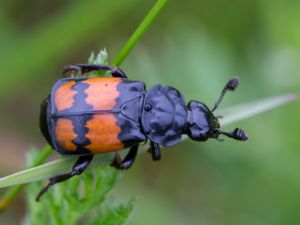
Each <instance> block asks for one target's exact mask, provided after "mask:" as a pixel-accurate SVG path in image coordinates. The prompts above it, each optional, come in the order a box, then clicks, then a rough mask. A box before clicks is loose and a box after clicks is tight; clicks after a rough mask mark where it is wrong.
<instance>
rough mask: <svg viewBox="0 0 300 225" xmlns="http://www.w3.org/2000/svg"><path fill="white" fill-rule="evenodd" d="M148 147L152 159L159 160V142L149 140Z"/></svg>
mask: <svg viewBox="0 0 300 225" xmlns="http://www.w3.org/2000/svg"><path fill="white" fill-rule="evenodd" d="M150 149H151V153H152V159H153V160H154V161H157V160H160V158H161V155H160V147H159V144H157V143H155V142H153V141H151V142H150Z"/></svg>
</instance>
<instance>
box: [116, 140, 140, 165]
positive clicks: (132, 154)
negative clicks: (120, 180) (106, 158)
mask: <svg viewBox="0 0 300 225" xmlns="http://www.w3.org/2000/svg"><path fill="white" fill-rule="evenodd" d="M138 148H139V146H138V145H135V146H133V147H131V148H130V150H129V152H128V153H127V155H126V156H125V158H124V159H123V160H122V159H121V157H120V155H119V154H118V153H117V154H116V156H115V158H114V160H113V162H112V163H111V166H113V167H115V168H116V169H120V170H127V169H129V168H130V167H131V166H132V164H133V163H134V160H135V158H136V155H137V152H138Z"/></svg>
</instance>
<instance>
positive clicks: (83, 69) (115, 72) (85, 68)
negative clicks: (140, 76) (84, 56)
mask: <svg viewBox="0 0 300 225" xmlns="http://www.w3.org/2000/svg"><path fill="white" fill-rule="evenodd" d="M92 71H111V75H112V76H113V77H120V78H127V76H126V74H125V72H124V71H123V70H122V69H121V68H119V67H113V66H108V65H100V64H77V65H68V66H66V67H65V68H64V69H63V75H64V76H65V75H66V74H67V73H69V72H71V73H73V72H76V73H81V74H85V73H89V72H92Z"/></svg>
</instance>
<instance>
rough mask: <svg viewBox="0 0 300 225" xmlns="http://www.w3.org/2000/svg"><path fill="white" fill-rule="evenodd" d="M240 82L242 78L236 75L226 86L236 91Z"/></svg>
mask: <svg viewBox="0 0 300 225" xmlns="http://www.w3.org/2000/svg"><path fill="white" fill-rule="evenodd" d="M239 83H240V78H238V77H234V78H232V79H230V80H229V81H228V83H227V84H226V88H227V89H228V90H230V91H234V90H235V89H236V87H237V86H238V85H239Z"/></svg>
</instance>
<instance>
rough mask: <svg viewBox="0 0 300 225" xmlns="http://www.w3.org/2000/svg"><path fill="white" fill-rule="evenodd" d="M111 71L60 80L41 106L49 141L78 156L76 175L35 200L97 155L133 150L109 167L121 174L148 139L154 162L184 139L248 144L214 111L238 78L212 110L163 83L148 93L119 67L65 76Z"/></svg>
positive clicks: (83, 67) (76, 68) (69, 69)
mask: <svg viewBox="0 0 300 225" xmlns="http://www.w3.org/2000/svg"><path fill="white" fill-rule="evenodd" d="M92 71H110V72H111V74H112V77H89V76H79V77H73V76H71V77H65V78H63V79H60V80H58V81H57V82H56V83H55V84H54V86H53V88H52V90H51V93H50V95H49V96H48V97H47V98H46V99H45V100H44V101H43V102H42V104H41V113H40V129H41V132H42V134H43V135H44V137H45V139H46V140H47V142H48V143H49V144H50V145H51V146H52V147H53V149H55V150H56V151H57V152H59V153H60V154H63V155H77V156H78V157H79V158H78V160H77V161H76V162H75V164H74V166H73V168H72V171H71V172H69V173H66V174H62V175H58V176H55V177H52V178H50V180H49V183H48V185H47V186H45V187H44V188H43V189H42V190H41V191H40V193H39V194H38V196H37V200H39V199H40V197H41V196H42V195H43V194H44V193H45V192H46V191H47V190H48V188H49V187H50V186H52V185H54V184H56V183H59V182H62V181H65V180H68V179H69V178H71V177H73V176H75V175H79V174H81V173H82V172H83V171H84V170H85V169H86V168H87V167H88V165H89V164H90V162H91V161H92V159H93V156H94V155H95V154H98V153H106V152H113V151H118V150H122V149H124V148H130V149H129V152H128V153H127V155H126V156H125V157H124V159H121V157H120V156H119V154H118V153H116V155H115V157H114V160H113V162H112V163H111V165H112V166H114V167H115V168H117V169H128V168H130V167H131V166H132V164H133V162H134V160H135V158H136V155H137V151H138V145H139V143H141V142H145V141H147V140H149V142H150V153H151V154H152V159H153V160H159V159H160V158H161V153H160V146H163V147H170V146H172V145H175V144H177V143H178V142H179V141H180V139H181V136H182V135H183V134H187V135H188V137H189V138H191V139H192V140H195V141H206V140H207V139H209V138H213V139H217V140H219V141H221V140H222V139H220V137H219V136H220V135H225V136H227V137H230V138H233V139H236V140H239V141H245V140H247V139H248V137H247V135H246V133H245V132H244V131H243V130H242V129H240V128H236V129H235V130H233V131H232V132H225V131H222V130H220V125H219V122H218V117H216V116H214V114H213V112H214V111H215V110H216V109H217V107H218V106H219V104H220V103H221V101H222V99H223V97H224V95H225V93H226V92H227V91H228V90H229V91H233V90H235V88H236V87H237V86H238V84H239V79H238V78H232V79H230V80H229V81H228V83H227V84H226V85H225V87H224V89H223V90H222V92H221V95H220V97H219V99H218V100H217V101H216V103H215V105H214V107H213V108H212V109H211V110H210V109H209V108H208V107H207V106H206V105H205V104H204V103H202V102H199V101H194V100H192V101H190V102H188V104H187V105H186V103H185V99H184V97H183V95H182V94H181V93H180V92H179V91H178V90H176V89H175V88H173V87H170V86H162V85H160V84H158V85H156V86H154V87H152V88H150V89H149V90H147V91H146V88H145V84H144V83H143V82H139V81H132V80H129V79H127V76H126V74H125V73H124V71H123V70H122V69H120V68H118V67H111V66H108V65H95V64H78V65H69V66H66V67H65V68H64V70H63V74H64V75H65V74H68V73H72V74H74V73H81V75H84V74H86V73H89V72H92Z"/></svg>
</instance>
